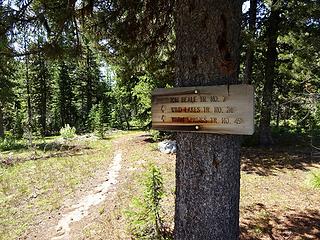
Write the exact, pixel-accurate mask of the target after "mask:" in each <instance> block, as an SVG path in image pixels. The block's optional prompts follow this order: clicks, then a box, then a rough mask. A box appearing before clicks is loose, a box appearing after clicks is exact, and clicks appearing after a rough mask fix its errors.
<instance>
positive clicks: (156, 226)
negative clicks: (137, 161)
mask: <svg viewBox="0 0 320 240" xmlns="http://www.w3.org/2000/svg"><path fill="white" fill-rule="evenodd" d="M144 188H145V189H144V193H143V197H142V198H133V200H132V205H131V209H130V210H128V211H127V212H126V214H127V217H128V218H129V224H130V231H131V233H132V235H133V236H134V237H135V238H137V239H171V237H170V235H169V233H168V232H167V231H166V228H165V227H164V224H163V220H162V216H161V215H162V210H161V206H160V202H161V199H162V197H163V195H164V188H163V178H162V174H161V172H160V170H159V169H158V168H157V167H156V166H154V165H151V166H150V167H149V170H148V172H147V174H146V177H145V180H144Z"/></svg>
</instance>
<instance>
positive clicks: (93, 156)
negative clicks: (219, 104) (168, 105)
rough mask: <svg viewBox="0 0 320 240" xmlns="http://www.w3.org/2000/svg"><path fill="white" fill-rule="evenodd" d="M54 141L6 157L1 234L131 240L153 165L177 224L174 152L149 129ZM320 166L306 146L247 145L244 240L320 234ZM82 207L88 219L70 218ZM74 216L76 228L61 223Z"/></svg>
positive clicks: (0, 181)
mask: <svg viewBox="0 0 320 240" xmlns="http://www.w3.org/2000/svg"><path fill="white" fill-rule="evenodd" d="M53 143H54V144H53ZM39 144H40V143H39ZM47 144H48V148H47V150H45V151H43V150H37V151H34V150H33V151H32V152H31V151H29V150H28V151H27V150H23V149H22V150H17V151H11V152H4V153H1V155H0V158H2V160H1V159H0V161H2V163H1V165H0V239H5V240H10V239H72V240H73V239H75V240H80V239H101V240H108V239H110V240H111V239H112V240H116V239H131V234H130V227H132V224H130V216H132V214H131V215H130V213H132V212H133V211H135V210H136V209H135V208H136V205H135V204H134V199H136V198H141V197H142V196H143V195H144V194H143V192H144V184H143V182H144V179H145V173H146V172H147V170H148V169H149V166H150V164H152V163H153V164H155V165H157V166H158V167H159V169H160V170H161V173H162V175H163V179H164V187H165V193H166V194H165V196H164V198H163V200H162V202H161V205H162V208H163V211H164V213H163V216H164V221H165V223H166V225H167V227H168V229H170V230H172V229H173V216H174V191H175V175H174V168H175V155H173V154H164V153H161V152H159V151H158V150H157V143H153V142H152V140H151V138H150V136H149V135H148V134H145V133H142V132H134V133H123V134H117V135H114V136H110V137H109V138H108V139H105V140H98V139H84V138H79V139H76V140H73V141H71V142H68V143H61V145H59V147H52V148H50V147H49V146H51V145H56V142H55V140H54V139H52V140H48V143H47ZM50 144H51V145H50ZM117 154H121V160H119V159H118V160H116V158H115V156H119V155H117ZM115 161H118V162H115ZM115 164H116V165H117V164H118V165H117V166H118V167H114V166H115ZM315 171H320V162H319V161H316V160H315V159H311V158H310V153H309V152H308V150H307V149H300V148H293V147H278V148H273V149H263V148H243V149H242V157H241V199H240V229H241V239H242V240H245V239H271V240H273V239H291V240H298V239H320V189H315V188H313V187H312V186H311V185H310V183H309V179H310V177H311V176H312V173H313V172H315ZM113 173H114V174H115V175H112V174H113ZM110 181H111V182H110ZM108 183H109V185H108ZM106 184H107V187H106ZM103 186H104V187H106V188H103ZM101 187H102V188H101ZM92 196H93V199H96V201H95V200H93V201H92V198H91V197H92ZM86 197H88V198H86ZM94 197H96V198H94ZM86 199H91V205H90V204H89V205H90V206H87V205H85V204H86V203H84V202H86V201H87V200H86ZM99 199H100V200H99ZM101 199H102V200H101ZM79 203H80V204H79ZM81 204H82V205H81ZM84 206H87V207H84ZM81 207H82V208H81ZM77 209H78V210H79V211H78V212H77V211H76V210H77ZM75 212H77V213H79V214H80V215H83V216H80V217H79V214H75V215H72V214H71V215H68V214H70V213H75ZM66 216H72V217H69V218H68V217H66ZM67 218H68V221H69V222H68V223H70V224H68V225H67V227H70V229H68V228H65V227H64V226H66V225H61V221H62V219H67ZM73 218H74V219H73ZM59 224H60V225H59ZM66 229H67V234H66ZM69 230H70V231H69Z"/></svg>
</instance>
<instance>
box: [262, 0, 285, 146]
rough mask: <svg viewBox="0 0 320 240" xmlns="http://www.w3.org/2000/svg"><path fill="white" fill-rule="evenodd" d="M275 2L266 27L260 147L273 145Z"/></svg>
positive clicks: (276, 55) (275, 49) (277, 24)
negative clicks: (271, 125)
mask: <svg viewBox="0 0 320 240" xmlns="http://www.w3.org/2000/svg"><path fill="white" fill-rule="evenodd" d="M276 2H277V0H273V1H272V7H271V14H270V17H269V20H268V25H267V48H268V49H267V56H266V64H265V82H264V87H263V99H262V107H261V118H260V128H259V131H260V133H259V134H260V145H262V146H269V145H272V144H273V139H272V136H271V128H270V121H271V104H272V92H273V85H274V78H275V64H276V61H277V57H278V53H277V38H278V34H279V33H278V30H279V23H280V11H279V7H275V4H276Z"/></svg>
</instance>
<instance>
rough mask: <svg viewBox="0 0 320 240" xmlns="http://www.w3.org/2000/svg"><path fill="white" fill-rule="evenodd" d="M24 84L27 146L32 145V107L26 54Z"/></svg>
mask: <svg viewBox="0 0 320 240" xmlns="http://www.w3.org/2000/svg"><path fill="white" fill-rule="evenodd" d="M25 64H26V85H27V111H28V135H29V146H32V109H31V91H30V79H29V57H28V56H26V62H25Z"/></svg>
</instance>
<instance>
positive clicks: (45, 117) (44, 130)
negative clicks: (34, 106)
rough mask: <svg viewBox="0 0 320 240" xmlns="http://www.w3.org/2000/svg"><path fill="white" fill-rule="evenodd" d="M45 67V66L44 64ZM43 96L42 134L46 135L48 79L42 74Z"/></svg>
mask: <svg viewBox="0 0 320 240" xmlns="http://www.w3.org/2000/svg"><path fill="white" fill-rule="evenodd" d="M44 67H45V66H44ZM42 82H43V85H42V93H41V94H42V96H41V128H42V136H45V135H46V132H47V96H48V94H47V91H48V89H47V79H46V76H42Z"/></svg>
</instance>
